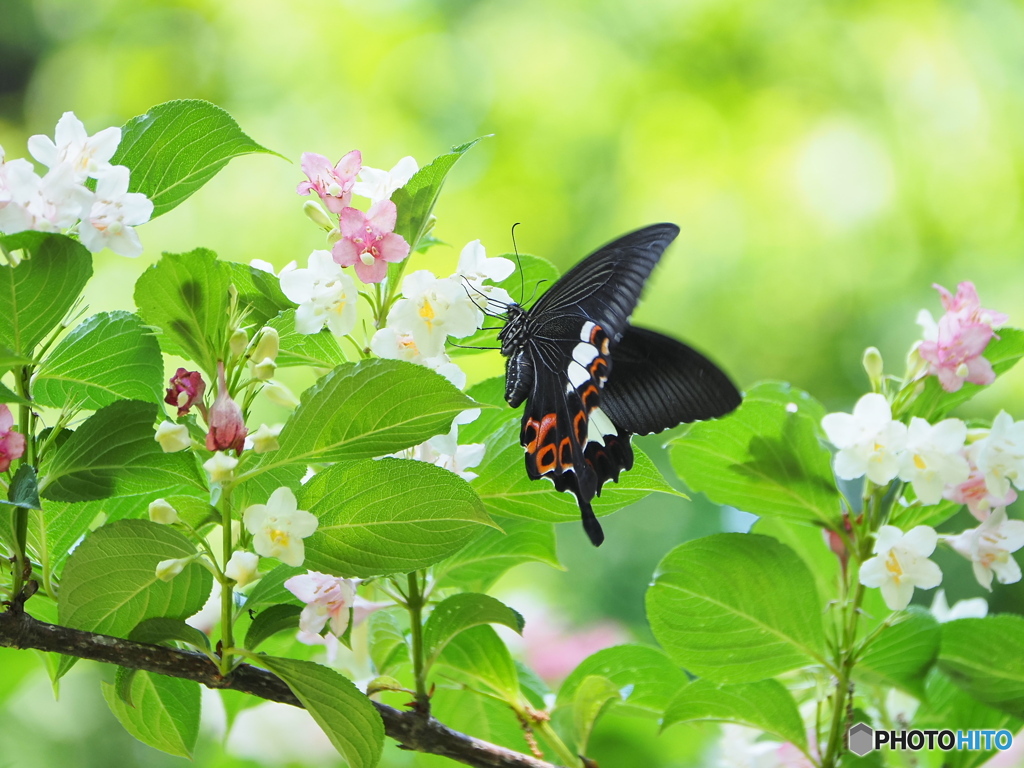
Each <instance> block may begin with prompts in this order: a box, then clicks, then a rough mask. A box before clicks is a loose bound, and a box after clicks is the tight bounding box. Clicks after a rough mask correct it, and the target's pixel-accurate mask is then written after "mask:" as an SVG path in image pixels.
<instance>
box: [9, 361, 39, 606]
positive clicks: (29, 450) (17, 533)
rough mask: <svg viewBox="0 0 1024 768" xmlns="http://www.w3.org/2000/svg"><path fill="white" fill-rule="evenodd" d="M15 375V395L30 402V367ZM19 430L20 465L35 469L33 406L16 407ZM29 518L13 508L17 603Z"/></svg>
mask: <svg viewBox="0 0 1024 768" xmlns="http://www.w3.org/2000/svg"><path fill="white" fill-rule="evenodd" d="M14 372H15V378H16V380H17V387H18V394H19V395H20V396H21V397H22V398H24V399H25V400H30V391H31V386H30V385H31V381H32V366H31V365H25V366H21V367H19V368H15V369H14ZM18 429H19V431H20V432H21V434H22V435H24V436H25V453H24V455H23V456H22V457H21V461H20V464H30V465H32V466H35V458H36V442H35V414H34V413H33V412H32V405H31V404H30V403H22V404H21V405H19V406H18ZM20 464H19V466H20ZM28 515H29V511H28V509H26V508H24V507H15V508H14V573H13V576H14V582H13V590H12V594H13V595H14V597H15V598H16V599H17V597H18V595H20V594H21V591H22V589H23V588H24V586H25V577H26V576H27V575H28V573H29V572H30V569H31V567H32V566H31V563H30V561H29V558H28Z"/></svg>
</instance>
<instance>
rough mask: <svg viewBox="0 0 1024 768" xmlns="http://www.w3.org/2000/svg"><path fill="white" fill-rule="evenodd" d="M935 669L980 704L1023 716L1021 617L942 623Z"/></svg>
mask: <svg viewBox="0 0 1024 768" xmlns="http://www.w3.org/2000/svg"><path fill="white" fill-rule="evenodd" d="M939 668H940V669H941V670H942V671H943V672H945V673H946V674H947V675H948V676H949V678H950V679H951V680H952V681H953V682H954V683H955V684H956V685H957V686H958V687H960V688H962V689H963V690H964V691H966V692H967V693H968V694H970V695H971V696H972V697H974V698H975V699H977V700H978V701H980V702H982V703H983V704H987V705H988V706H990V707H994V708H996V709H998V710H1001V711H1003V712H1006V713H1008V714H1010V715H1013V716H1014V717H1016V718H1022V717H1024V618H1022V617H1020V616H1015V615H1012V614H997V615H994V616H986V617H985V618H983V619H958V620H956V621H950V622H948V623H946V624H943V625H942V645H941V647H940V649H939ZM972 727H973V726H972Z"/></svg>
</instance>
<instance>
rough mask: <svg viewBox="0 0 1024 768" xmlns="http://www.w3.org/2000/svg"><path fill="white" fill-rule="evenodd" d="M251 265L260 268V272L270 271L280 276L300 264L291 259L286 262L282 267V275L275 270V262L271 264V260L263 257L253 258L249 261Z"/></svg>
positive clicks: (275, 275)
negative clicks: (265, 259)
mask: <svg viewBox="0 0 1024 768" xmlns="http://www.w3.org/2000/svg"><path fill="white" fill-rule="evenodd" d="M249 266H250V267H252V268H253V269H258V270H260V272H269V273H270V274H272V275H273V276H274V277H280V276H281V275H283V274H284V273H285V272H291V271H292V270H293V269H295V268H297V267H298V266H299V265H298V264H296V263H295V262H294V261H289V262H288V263H287V264H285V265H284V266H283V267H281V273H280V275H279V274H278V273H277V271H275V269H274V265H273V264H271V263H270V262H269V261H264V260H263V259H252V260H251V261H250V262H249Z"/></svg>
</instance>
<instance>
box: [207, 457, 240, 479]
mask: <svg viewBox="0 0 1024 768" xmlns="http://www.w3.org/2000/svg"><path fill="white" fill-rule="evenodd" d="M237 466H238V459H236V458H234V457H233V456H228V455H227V454H226V453H223V452H221V451H217V453H215V454H213V458H212V459H210V460H209V461H207V462H206V463H205V464H203V469H205V470H206V473H207V474H208V475H209V476H210V481H211V482H214V483H226V482H230V481H231V480H232V479H233V478H234V476H235V467H237Z"/></svg>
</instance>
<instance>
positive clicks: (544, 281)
mask: <svg viewBox="0 0 1024 768" xmlns="http://www.w3.org/2000/svg"><path fill="white" fill-rule="evenodd" d="M546 282H547V280H538V281H537V284H536V285H535V286H534V287H533V296H531V297H530V303H531V304H532V303H533V300H534V299H535V298H536V297H537V291H539V290H540V287H541V286H542V285H544V283H546Z"/></svg>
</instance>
